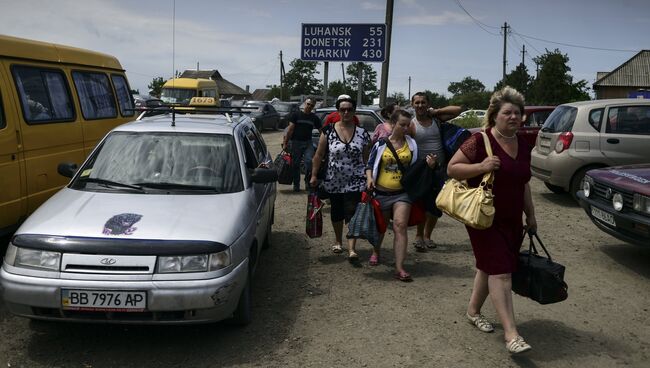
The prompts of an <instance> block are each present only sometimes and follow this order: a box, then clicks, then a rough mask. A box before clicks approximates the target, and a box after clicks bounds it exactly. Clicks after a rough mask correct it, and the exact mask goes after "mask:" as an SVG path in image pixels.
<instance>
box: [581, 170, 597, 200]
mask: <svg viewBox="0 0 650 368" xmlns="http://www.w3.org/2000/svg"><path fill="white" fill-rule="evenodd" d="M593 186H594V179H593V178H592V177H591V176H588V175H585V179H584V181H583V182H582V193H584V195H585V197H589V196H590V195H591V188H592V187H593Z"/></svg>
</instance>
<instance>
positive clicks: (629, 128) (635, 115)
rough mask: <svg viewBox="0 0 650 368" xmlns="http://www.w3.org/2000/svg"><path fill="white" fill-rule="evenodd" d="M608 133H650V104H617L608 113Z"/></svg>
mask: <svg viewBox="0 0 650 368" xmlns="http://www.w3.org/2000/svg"><path fill="white" fill-rule="evenodd" d="M607 133H615V134H637V135H648V134H650V106H644V105H638V106H617V107H612V108H610V109H609V113H608V114H607Z"/></svg>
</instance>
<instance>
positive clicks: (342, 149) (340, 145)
mask: <svg viewBox="0 0 650 368" xmlns="http://www.w3.org/2000/svg"><path fill="white" fill-rule="evenodd" d="M323 134H325V136H326V137H327V151H328V152H327V175H326V176H325V180H324V181H323V187H324V188H325V190H326V191H327V192H329V193H352V192H362V191H364V190H365V188H366V173H365V167H366V165H365V162H364V159H363V151H364V149H365V148H366V147H367V146H368V145H369V144H370V134H368V132H367V131H366V130H365V129H363V128H361V127H358V126H355V129H354V134H353V135H352V139H350V142H348V143H345V142H343V141H342V140H341V138H340V137H339V135H338V134H337V133H336V129H334V125H328V126H327V127H326V128H324V129H323Z"/></svg>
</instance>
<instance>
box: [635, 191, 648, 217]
mask: <svg viewBox="0 0 650 368" xmlns="http://www.w3.org/2000/svg"><path fill="white" fill-rule="evenodd" d="M632 206H633V207H634V210H635V211H639V212H645V213H650V197H647V196H644V195H641V194H639V193H635V194H634V197H633V199H632Z"/></svg>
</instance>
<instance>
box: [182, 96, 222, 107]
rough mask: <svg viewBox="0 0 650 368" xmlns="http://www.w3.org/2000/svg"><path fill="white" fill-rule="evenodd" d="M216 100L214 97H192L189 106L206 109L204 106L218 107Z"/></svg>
mask: <svg viewBox="0 0 650 368" xmlns="http://www.w3.org/2000/svg"><path fill="white" fill-rule="evenodd" d="M217 102H218V101H217V99H216V98H214V97H192V99H191V100H190V104H189V106H195V107H201V106H203V107H206V106H219V104H218V103H217Z"/></svg>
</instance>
